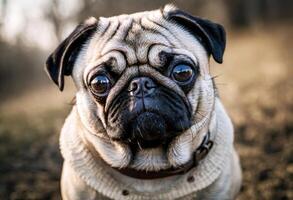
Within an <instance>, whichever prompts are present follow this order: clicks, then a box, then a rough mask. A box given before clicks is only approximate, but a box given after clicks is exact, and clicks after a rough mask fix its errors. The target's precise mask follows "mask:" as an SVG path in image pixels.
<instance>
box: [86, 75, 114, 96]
mask: <svg viewBox="0 0 293 200" xmlns="http://www.w3.org/2000/svg"><path fill="white" fill-rule="evenodd" d="M110 87H111V82H110V80H109V78H108V77H107V76H106V75H97V76H96V77H95V78H93V79H92V80H91V82H90V89H91V91H92V92H93V93H94V94H96V95H98V96H104V95H106V94H107V93H108V92H109V90H110Z"/></svg>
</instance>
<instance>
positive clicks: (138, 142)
mask: <svg viewBox="0 0 293 200" xmlns="http://www.w3.org/2000/svg"><path fill="white" fill-rule="evenodd" d="M129 129H130V130H129V131H130V132H131V136H130V140H129V141H130V144H129V145H131V146H132V147H138V148H154V147H158V146H161V145H165V144H166V142H167V140H168V139H169V138H170V136H168V135H167V134H166V132H167V124H166V120H165V119H164V118H163V117H162V116H161V115H160V114H157V113H154V112H143V113H141V114H139V115H138V116H137V117H136V118H135V119H134V120H133V121H132V122H131V124H130V125H129Z"/></svg>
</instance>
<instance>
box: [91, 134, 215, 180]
mask: <svg viewBox="0 0 293 200" xmlns="http://www.w3.org/2000/svg"><path fill="white" fill-rule="evenodd" d="M86 145H87V147H88V149H89V150H90V152H91V154H92V155H93V156H95V157H98V158H99V159H100V160H102V159H101V158H100V156H99V155H98V152H96V151H95V149H94V147H93V146H92V144H90V143H89V142H87V141H86ZM212 147H213V141H211V140H210V132H208V133H207V134H206V135H205V137H204V139H203V141H202V143H201V145H200V146H199V147H198V148H197V149H196V150H195V152H194V153H193V158H192V159H191V160H190V161H188V162H187V163H185V164H184V165H182V166H180V167H178V168H169V169H165V170H160V171H144V170H135V169H132V168H128V167H126V168H114V167H111V166H110V165H108V164H107V163H106V162H104V163H105V164H106V165H108V166H109V167H111V168H112V169H115V170H116V171H117V172H119V173H121V174H124V175H126V176H129V177H132V178H137V179H146V180H147V179H159V178H165V177H170V176H174V175H181V174H185V173H186V172H188V171H189V170H191V169H192V168H194V167H196V166H197V165H198V163H199V161H200V160H202V159H203V158H204V157H205V156H206V155H207V154H208V153H209V151H210V150H211V148H212Z"/></svg>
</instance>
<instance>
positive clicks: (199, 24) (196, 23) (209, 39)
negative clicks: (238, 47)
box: [165, 8, 226, 63]
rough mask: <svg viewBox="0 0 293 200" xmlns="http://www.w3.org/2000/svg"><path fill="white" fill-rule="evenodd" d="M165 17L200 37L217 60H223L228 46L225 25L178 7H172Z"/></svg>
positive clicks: (219, 61)
mask: <svg viewBox="0 0 293 200" xmlns="http://www.w3.org/2000/svg"><path fill="white" fill-rule="evenodd" d="M165 17H166V18H167V19H169V20H173V21H175V22H176V23H178V24H179V25H181V26H183V27H184V28H186V29H187V30H188V31H189V32H191V33H192V34H193V35H195V36H196V37H197V38H199V39H200V40H201V42H203V44H204V46H205V47H206V49H207V51H208V53H209V54H212V55H213V58H214V59H215V61H217V62H218V63H222V62H223V55H224V51H225V46H226V33H225V30H224V28H223V26H221V25H220V24H216V23H213V22H211V21H209V20H206V19H201V18H199V17H195V16H192V15H190V14H188V13H186V12H184V11H182V10H179V9H176V8H175V9H174V8H173V9H172V8H171V10H170V11H167V13H166V14H165Z"/></svg>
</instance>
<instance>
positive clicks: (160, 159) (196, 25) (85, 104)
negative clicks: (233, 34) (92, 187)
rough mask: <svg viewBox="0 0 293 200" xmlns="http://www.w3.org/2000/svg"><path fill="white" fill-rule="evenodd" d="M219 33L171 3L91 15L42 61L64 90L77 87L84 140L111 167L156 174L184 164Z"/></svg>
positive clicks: (207, 94)
mask: <svg viewBox="0 0 293 200" xmlns="http://www.w3.org/2000/svg"><path fill="white" fill-rule="evenodd" d="M224 48H225V32H224V30H223V28H222V27H221V26H220V25H218V24H215V23H212V22H210V21H207V20H202V19H200V18H196V17H193V16H190V15H188V14H187V13H184V12H182V11H180V10H177V9H176V8H174V7H171V6H165V8H164V9H162V10H155V11H149V12H142V13H136V14H132V15H121V16H117V17H111V18H100V19H99V20H96V19H94V18H91V19H89V20H87V21H86V22H84V23H83V24H81V25H79V26H78V27H77V28H76V29H75V30H74V31H73V33H72V34H71V35H70V36H69V37H68V38H67V39H66V40H65V41H64V42H63V43H62V44H61V45H60V46H59V47H58V48H57V49H56V51H55V52H54V53H53V54H52V55H51V56H50V57H49V59H48V61H47V71H48V73H49V75H50V77H51V78H52V79H53V81H54V82H55V83H56V84H57V85H58V86H59V88H60V89H61V90H62V89H63V84H64V75H71V76H72V77H73V80H74V82H75V84H76V86H77V89H78V92H77V94H76V107H77V111H78V113H79V116H80V120H81V121H82V123H83V125H84V126H85V127H86V130H88V131H89V135H88V136H87V139H88V140H89V142H91V143H92V144H93V145H94V147H95V148H96V150H97V151H98V153H99V154H100V155H101V157H102V158H103V159H104V160H105V161H106V162H107V163H109V164H110V165H112V166H114V167H126V166H128V167H132V168H135V169H145V170H160V169H166V168H168V167H171V166H173V167H177V166H180V165H182V164H184V163H185V162H187V161H188V160H189V159H190V157H191V154H192V152H193V151H194V148H195V147H196V146H197V144H198V142H201V141H200V138H197V137H196V135H197V134H198V132H199V131H200V130H201V129H203V128H204V127H206V126H207V124H208V122H209V119H210V117H211V113H212V110H213V103H214V87H213V81H212V78H211V77H210V75H209V66H208V64H209V61H208V60H209V55H210V54H211V55H212V56H213V57H214V59H215V60H216V61H218V62H222V56H223V52H224Z"/></svg>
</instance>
